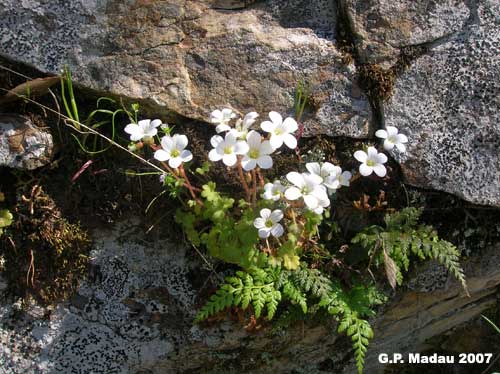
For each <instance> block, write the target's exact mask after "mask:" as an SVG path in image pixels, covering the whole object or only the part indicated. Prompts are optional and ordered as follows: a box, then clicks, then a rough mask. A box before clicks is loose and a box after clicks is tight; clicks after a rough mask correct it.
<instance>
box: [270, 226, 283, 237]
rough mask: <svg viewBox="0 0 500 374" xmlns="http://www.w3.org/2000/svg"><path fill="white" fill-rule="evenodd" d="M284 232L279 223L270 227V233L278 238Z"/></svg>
mask: <svg viewBox="0 0 500 374" xmlns="http://www.w3.org/2000/svg"><path fill="white" fill-rule="evenodd" d="M284 232H285V230H283V226H281V225H280V224H279V223H278V224H276V225H274V226H273V227H272V228H271V235H272V236H274V237H275V238H279V237H280V236H281V235H283V233H284Z"/></svg>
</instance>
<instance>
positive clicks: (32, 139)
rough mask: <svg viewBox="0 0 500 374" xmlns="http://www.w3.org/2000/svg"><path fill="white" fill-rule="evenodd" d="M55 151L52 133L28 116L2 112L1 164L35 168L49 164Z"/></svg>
mask: <svg viewBox="0 0 500 374" xmlns="http://www.w3.org/2000/svg"><path fill="white" fill-rule="evenodd" d="M52 152H53V141H52V135H51V134H50V132H49V131H48V130H47V129H41V128H39V127H37V126H35V125H34V124H33V123H32V122H31V120H30V119H29V118H28V117H25V116H21V115H18V114H0V166H7V167H10V168H16V169H26V170H33V169H36V168H39V167H41V166H44V165H46V164H48V163H49V162H50V161H51V158H52Z"/></svg>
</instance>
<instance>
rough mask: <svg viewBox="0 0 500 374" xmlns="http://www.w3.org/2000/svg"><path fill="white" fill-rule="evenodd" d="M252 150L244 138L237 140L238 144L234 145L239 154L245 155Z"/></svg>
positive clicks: (235, 151)
mask: <svg viewBox="0 0 500 374" xmlns="http://www.w3.org/2000/svg"><path fill="white" fill-rule="evenodd" d="M249 150H250V147H249V146H248V144H247V142H246V141H244V140H238V141H237V142H236V145H235V146H234V153H236V154H237V155H244V154H245V153H247V152H248V151H249Z"/></svg>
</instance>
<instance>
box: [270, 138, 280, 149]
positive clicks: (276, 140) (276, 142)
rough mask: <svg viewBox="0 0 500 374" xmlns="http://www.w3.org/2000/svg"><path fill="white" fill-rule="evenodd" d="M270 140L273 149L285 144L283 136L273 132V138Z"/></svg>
mask: <svg viewBox="0 0 500 374" xmlns="http://www.w3.org/2000/svg"><path fill="white" fill-rule="evenodd" d="M269 142H270V143H271V147H273V149H278V148H279V147H281V146H282V145H283V136H282V135H276V134H273V135H271V139H269Z"/></svg>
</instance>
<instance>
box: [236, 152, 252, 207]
mask: <svg viewBox="0 0 500 374" xmlns="http://www.w3.org/2000/svg"><path fill="white" fill-rule="evenodd" d="M237 167H238V175H239V177H240V180H241V184H242V185H243V189H244V190H245V194H246V195H247V201H248V202H250V198H251V194H250V189H249V188H248V183H247V181H246V179H245V175H244V174H243V168H242V167H241V158H240V157H238V163H237Z"/></svg>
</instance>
